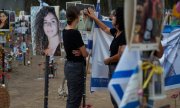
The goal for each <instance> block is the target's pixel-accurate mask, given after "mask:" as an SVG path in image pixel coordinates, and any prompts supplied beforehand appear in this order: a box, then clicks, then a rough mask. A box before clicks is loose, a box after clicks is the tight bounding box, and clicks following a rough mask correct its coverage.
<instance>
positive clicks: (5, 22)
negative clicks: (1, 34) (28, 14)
mask: <svg viewBox="0 0 180 108" xmlns="http://www.w3.org/2000/svg"><path fill="white" fill-rule="evenodd" d="M0 31H9V11H6V10H0Z"/></svg>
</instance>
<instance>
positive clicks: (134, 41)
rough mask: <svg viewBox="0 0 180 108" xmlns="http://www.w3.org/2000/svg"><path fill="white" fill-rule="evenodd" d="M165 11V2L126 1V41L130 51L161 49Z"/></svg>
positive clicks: (150, 0) (162, 0)
mask: <svg viewBox="0 0 180 108" xmlns="http://www.w3.org/2000/svg"><path fill="white" fill-rule="evenodd" d="M163 9H164V0H143V1H142V0H133V1H132V0H125V12H124V13H125V16H124V17H125V30H126V40H127V43H128V46H129V47H130V49H134V50H143V51H148V50H156V49H158V48H159V47H158V46H159V42H160V38H161V32H162V22H163V16H164V15H163Z"/></svg>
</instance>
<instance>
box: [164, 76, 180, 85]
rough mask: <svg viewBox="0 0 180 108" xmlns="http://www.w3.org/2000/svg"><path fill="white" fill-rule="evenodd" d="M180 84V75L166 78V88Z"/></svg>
mask: <svg viewBox="0 0 180 108" xmlns="http://www.w3.org/2000/svg"><path fill="white" fill-rule="evenodd" d="M175 84H180V75H174V76H170V77H167V78H165V86H170V85H175Z"/></svg>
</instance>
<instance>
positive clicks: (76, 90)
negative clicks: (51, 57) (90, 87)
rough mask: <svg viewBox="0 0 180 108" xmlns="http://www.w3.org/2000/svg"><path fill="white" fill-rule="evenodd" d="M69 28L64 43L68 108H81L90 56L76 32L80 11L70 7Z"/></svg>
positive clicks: (67, 27)
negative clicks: (87, 63) (85, 74)
mask: <svg viewBox="0 0 180 108" xmlns="http://www.w3.org/2000/svg"><path fill="white" fill-rule="evenodd" d="M66 17H67V26H66V27H65V29H64V30H63V42H64V49H65V52H66V59H67V61H66V62H65V65H64V73H65V77H66V79H67V86H68V97H67V104H66V108H79V107H80V104H81V100H82V96H83V90H84V73H85V67H86V60H85V58H86V57H87V56H88V53H87V51H86V48H85V45H84V43H83V40H82V37H81V34H80V32H79V31H78V30H76V29H75V28H76V26H77V24H78V22H79V17H80V10H78V9H77V7H75V6H70V7H69V8H68V9H67V10H66Z"/></svg>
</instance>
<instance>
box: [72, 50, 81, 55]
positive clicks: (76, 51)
mask: <svg viewBox="0 0 180 108" xmlns="http://www.w3.org/2000/svg"><path fill="white" fill-rule="evenodd" d="M72 53H73V54H74V55H75V56H81V51H80V50H73V51H72Z"/></svg>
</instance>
